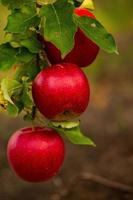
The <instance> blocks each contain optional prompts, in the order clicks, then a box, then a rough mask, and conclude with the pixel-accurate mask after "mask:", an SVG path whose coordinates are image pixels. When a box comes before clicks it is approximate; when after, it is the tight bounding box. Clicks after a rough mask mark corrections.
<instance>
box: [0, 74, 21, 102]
mask: <svg viewBox="0 0 133 200" xmlns="http://www.w3.org/2000/svg"><path fill="white" fill-rule="evenodd" d="M21 90H22V84H21V83H19V82H18V81H16V80H13V79H12V80H9V79H6V78H4V79H2V81H1V91H2V93H3V95H4V99H6V100H7V101H8V102H10V103H11V104H14V102H13V101H12V99H11V97H12V96H13V95H14V94H15V95H16V94H17V95H19V94H20V93H21Z"/></svg>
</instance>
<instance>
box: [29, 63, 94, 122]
mask: <svg viewBox="0 0 133 200" xmlns="http://www.w3.org/2000/svg"><path fill="white" fill-rule="evenodd" d="M32 94H33V99H34V102H35V104H36V106H37V108H38V109H39V111H40V112H41V113H42V114H43V115H44V116H45V117H46V118H49V119H52V120H55V121H56V120H57V121H60V120H61V121H62V120H68V119H71V118H74V117H77V116H79V115H80V114H81V113H83V112H84V111H85V109H86V108H87V105H88V102H89V96H90V88H89V83H88V80H87V78H86V76H85V74H84V73H83V71H82V70H81V68H80V67H78V66H77V65H75V64H72V63H63V64H57V65H53V66H51V67H49V68H45V69H44V70H42V71H41V72H40V73H39V74H38V75H37V77H36V78H35V80H34V82H33V86H32Z"/></svg>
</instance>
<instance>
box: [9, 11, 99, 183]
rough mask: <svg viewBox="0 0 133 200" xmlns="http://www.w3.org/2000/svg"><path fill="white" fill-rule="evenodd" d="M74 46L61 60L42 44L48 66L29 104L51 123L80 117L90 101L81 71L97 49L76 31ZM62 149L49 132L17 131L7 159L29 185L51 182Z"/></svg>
mask: <svg viewBox="0 0 133 200" xmlns="http://www.w3.org/2000/svg"><path fill="white" fill-rule="evenodd" d="M74 12H75V14H76V15H78V16H86V17H91V18H95V16H94V15H93V14H92V13H91V12H90V11H89V10H88V9H82V8H76V9H75V10H74ZM74 40H75V44H74V48H73V49H72V50H71V52H69V53H68V55H66V56H65V57H64V58H62V57H61V52H60V50H59V49H57V48H56V47H55V46H54V44H52V43H50V42H49V41H46V40H45V38H44V40H43V43H44V46H45V52H46V55H47V58H48V60H49V62H50V63H51V66H49V67H47V68H44V69H43V70H42V71H41V72H39V74H38V75H37V76H36V78H35V80H34V81H33V85H32V94H33V100H34V103H35V105H36V107H37V108H38V110H39V111H40V112H41V113H42V115H43V116H44V117H45V118H47V119H49V120H52V121H66V120H71V119H73V118H76V117H78V116H80V115H81V114H82V113H83V112H84V111H85V110H86V108H87V106H88V103H89V97H90V87H89V82H88V80H87V78H86V76H85V74H84V72H83V71H82V69H81V68H82V67H86V66H88V65H90V64H91V63H92V62H93V61H94V60H95V58H96V56H97V54H98V52H99V47H98V46H97V45H96V44H95V43H94V42H93V41H92V40H90V39H89V38H88V37H87V36H86V35H85V34H84V33H83V32H82V31H81V30H80V29H79V28H78V30H77V32H76V34H75V38H74ZM64 153H65V147H64V142H63V139H62V138H61V136H60V135H59V134H58V133H57V132H56V131H55V130H53V129H51V128H42V127H30V128H24V129H20V130H18V131H17V132H16V133H14V134H13V135H12V137H11V138H10V140H9V143H8V148H7V155H8V160H9V163H10V165H11V167H12V169H13V170H14V171H15V172H16V174H17V175H19V176H20V177H21V178H22V179H24V180H26V181H31V182H39V181H46V180H49V179H50V178H52V177H53V176H54V175H55V174H56V173H57V172H58V171H59V169H60V167H61V166H62V163H63V160H64Z"/></svg>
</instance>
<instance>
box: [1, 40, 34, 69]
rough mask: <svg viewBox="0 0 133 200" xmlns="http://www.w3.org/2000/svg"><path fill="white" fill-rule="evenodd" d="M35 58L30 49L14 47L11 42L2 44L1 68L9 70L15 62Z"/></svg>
mask: <svg viewBox="0 0 133 200" xmlns="http://www.w3.org/2000/svg"><path fill="white" fill-rule="evenodd" d="M33 58H34V54H32V53H30V52H29V51H28V49H26V48H24V47H22V48H13V47H11V45H10V44H8V43H7V44H3V45H1V46H0V70H1V71H4V70H8V69H10V68H11V67H12V66H13V65H15V64H21V63H27V62H29V61H31V60H32V59H33Z"/></svg>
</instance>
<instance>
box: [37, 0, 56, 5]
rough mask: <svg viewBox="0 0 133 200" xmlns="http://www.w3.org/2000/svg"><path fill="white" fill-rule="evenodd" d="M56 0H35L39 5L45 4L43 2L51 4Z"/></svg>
mask: <svg viewBox="0 0 133 200" xmlns="http://www.w3.org/2000/svg"><path fill="white" fill-rule="evenodd" d="M56 1H57V0H37V3H38V4H39V5H45V4H52V3H55V2H56Z"/></svg>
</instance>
